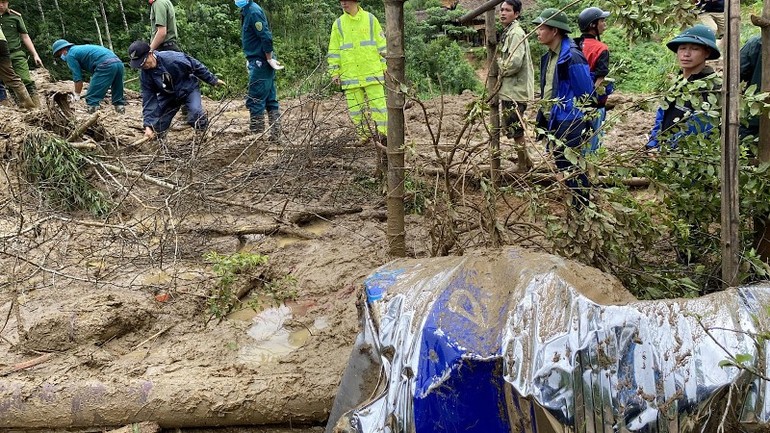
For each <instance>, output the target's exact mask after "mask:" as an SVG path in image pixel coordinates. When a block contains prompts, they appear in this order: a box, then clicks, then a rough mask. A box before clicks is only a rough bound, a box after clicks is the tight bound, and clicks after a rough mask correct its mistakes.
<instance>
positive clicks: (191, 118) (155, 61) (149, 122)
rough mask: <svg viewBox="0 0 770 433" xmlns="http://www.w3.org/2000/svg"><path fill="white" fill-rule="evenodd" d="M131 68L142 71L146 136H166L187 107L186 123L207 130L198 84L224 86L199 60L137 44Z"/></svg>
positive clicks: (133, 47)
mask: <svg viewBox="0 0 770 433" xmlns="http://www.w3.org/2000/svg"><path fill="white" fill-rule="evenodd" d="M128 55H129V58H130V59H131V62H130V66H131V67H132V68H134V69H141V71H140V73H139V82H140V84H141V90H142V119H143V126H144V135H145V137H148V138H155V137H156V136H160V137H162V136H164V135H165V133H166V132H167V131H168V129H169V127H170V126H171V121H172V120H173V119H174V116H175V115H176V113H177V111H179V108H180V107H181V106H182V105H185V106H186V107H187V111H188V112H187V123H188V124H189V125H190V126H192V127H193V128H195V129H196V130H198V131H205V130H206V128H207V127H208V117H207V116H206V113H205V111H203V105H202V103H201V91H200V85H199V83H198V80H200V81H203V82H206V83H209V84H210V85H212V86H224V85H225V82H224V81H222V80H220V79H218V78H217V77H216V76H214V74H212V73H211V71H209V70H208V68H206V66H204V65H203V63H201V62H199V61H198V60H196V59H194V58H192V57H190V56H188V55H187V54H185V53H180V52H176V51H152V50H151V49H150V44H148V43H147V42H145V41H134V42H133V43H131V46H129V47H128Z"/></svg>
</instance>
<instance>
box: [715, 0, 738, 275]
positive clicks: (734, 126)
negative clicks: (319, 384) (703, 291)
mask: <svg viewBox="0 0 770 433" xmlns="http://www.w3.org/2000/svg"><path fill="white" fill-rule="evenodd" d="M725 3H726V5H727V9H726V10H725V14H726V17H727V35H726V36H725V39H726V43H725V53H724V54H725V55H724V62H725V63H724V65H725V72H724V77H725V80H724V82H725V83H724V85H723V86H722V101H723V104H724V106H723V107H722V123H723V124H724V125H726V126H725V128H724V130H723V131H722V170H721V173H720V174H721V176H722V284H723V287H725V288H726V287H735V286H737V284H738V258H739V254H740V244H739V243H738V239H739V237H738V236H739V233H738V227H739V224H738V222H739V213H738V153H739V150H738V126H739V118H738V114H739V106H738V98H740V93H739V92H740V90H739V89H740V88H739V86H738V82H739V80H740V58H739V50H740V24H741V5H740V0H728V1H727V2H725Z"/></svg>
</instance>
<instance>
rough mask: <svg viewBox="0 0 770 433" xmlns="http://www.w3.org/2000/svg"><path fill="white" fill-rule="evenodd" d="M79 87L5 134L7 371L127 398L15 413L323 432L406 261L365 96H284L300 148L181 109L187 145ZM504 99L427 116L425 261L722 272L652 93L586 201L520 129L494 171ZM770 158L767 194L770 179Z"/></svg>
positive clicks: (617, 119)
mask: <svg viewBox="0 0 770 433" xmlns="http://www.w3.org/2000/svg"><path fill="white" fill-rule="evenodd" d="M61 86H67V84H66V83H62V84H61ZM59 90H60V89H58V88H56V87H55V86H51V85H49V90H48V98H47V102H48V103H47V106H46V107H45V108H44V109H42V110H39V111H34V112H30V113H14V112H8V121H7V122H6V123H5V124H4V125H3V127H2V131H0V132H1V133H2V134H5V135H6V136H8V138H9V139H8V140H6V141H5V147H4V148H3V149H2V154H3V161H4V164H3V171H2V176H1V177H0V194H1V195H0V200H2V202H3V204H4V206H3V208H2V209H3V210H2V214H1V216H0V237H2V241H3V242H2V249H1V250H0V264H1V265H2V266H3V268H4V269H6V273H5V275H6V278H5V280H3V281H2V282H0V287H2V291H1V292H0V293H1V295H2V298H1V300H0V316H1V317H3V318H4V321H3V325H2V326H1V327H0V329H2V331H0V337H2V339H0V350H2V351H3V352H6V353H7V356H5V357H3V358H2V359H3V360H2V361H0V372H2V374H3V376H6V377H8V378H9V380H13V381H16V382H14V383H15V384H17V385H14V386H17V387H18V388H17V389H19V390H24V391H25V392H27V393H28V394H29V395H37V394H36V393H38V392H42V391H41V390H40V388H39V387H40V386H46V385H40V384H47V383H49V382H50V383H53V384H58V385H57V386H59V388H55V389H57V393H58V394H56V395H57V396H58V398H60V399H61V401H71V402H72V401H76V400H78V399H81V400H82V398H84V397H83V395H86V394H87V395H91V394H88V393H91V392H92V391H89V390H91V388H90V386H91V385H88V384H90V383H92V382H93V381H96V382H98V383H99V384H100V385H99V386H101V387H102V388H103V389H104V392H105V393H107V394H110V395H112V399H111V400H110V399H107V400H104V401H103V403H99V404H95V405H92V406H89V405H82V406H78V407H81V408H82V412H81V413H77V414H74V415H73V414H70V413H69V410H70V408H71V407H72V406H71V405H70V406H67V413H68V414H67V415H66V416H65V415H62V418H61V419H63V420H66V421H61V422H60V424H58V425H56V426H53V425H51V421H50V420H51V419H56V418H55V417H54V416H52V415H51V414H52V413H53V414H55V413H56V412H55V411H54V412H52V410H54V409H52V408H51V407H50V406H46V405H45V400H40V401H38V400H35V399H32V400H30V402H28V403H27V405H26V406H19V407H18V408H16V411H15V412H6V413H5V415H6V416H4V417H0V419H3V420H4V421H3V422H5V423H6V424H0V426H16V425H19V424H18V423H22V424H24V425H27V426H30V427H40V428H45V427H48V428H53V427H61V428H63V427H76V426H81V427H82V426H94V425H118V424H121V423H126V422H129V421H131V420H145V419H149V420H155V421H157V422H160V423H161V425H163V426H188V427H189V426H203V425H209V424H211V423H213V421H210V420H211V419H216V420H217V423H219V424H220V425H225V424H265V423H283V424H285V423H287V422H294V423H310V424H318V423H322V422H323V421H324V420H325V417H326V415H327V411H328V409H329V407H330V405H331V400H332V398H333V395H334V391H335V389H336V388H335V387H336V384H337V382H338V380H339V377H340V374H341V372H342V369H343V368H344V365H345V359H346V358H347V349H348V347H349V345H350V343H351V342H352V339H353V337H354V335H355V332H356V330H357V323H356V312H355V299H356V293H357V287H358V284H359V283H360V281H361V279H362V278H363V277H364V276H365V275H366V274H367V273H368V272H370V271H371V269H373V268H374V267H376V266H378V265H380V264H382V263H384V262H385V261H387V259H388V257H387V255H386V251H387V248H386V244H385V243H386V237H385V224H384V222H383V221H384V219H385V217H386V213H385V208H384V206H385V201H384V195H383V188H384V182H383V181H382V179H380V178H378V177H377V176H376V175H375V174H376V171H377V167H376V161H377V156H376V155H377V151H376V149H375V148H374V146H371V145H370V144H362V143H360V142H359V141H358V139H357V138H356V137H355V135H354V131H353V128H352V125H351V124H350V122H349V119H348V118H347V113H346V108H345V102H344V100H343V99H342V98H340V97H333V98H321V97H316V96H314V95H308V96H305V97H303V98H300V99H295V100H290V101H283V105H282V109H283V119H282V120H283V125H284V133H285V136H284V139H283V141H282V142H281V143H274V142H268V141H267V140H266V138H265V137H261V136H254V135H250V134H248V132H247V131H248V125H247V119H248V113H247V112H246V110H245V109H244V108H243V106H242V105H243V104H242V102H241V101H240V100H235V101H234V100H229V99H228V100H222V101H210V100H207V101H206V102H205V106H206V108H207V110H208V112H209V114H210V117H211V127H210V129H209V131H208V132H207V133H206V134H195V133H194V132H193V131H192V130H191V129H189V128H188V127H187V126H186V125H184V124H183V123H182V121H181V120H179V118H177V122H176V123H175V125H174V127H173V128H172V130H171V132H170V133H169V135H168V138H167V139H166V140H165V141H152V142H146V141H143V140H142V139H141V138H142V130H141V127H140V126H141V125H140V121H139V118H140V107H139V104H138V98H137V95H136V94H133V93H131V92H129V94H128V97H129V102H130V104H129V107H128V111H127V114H125V115H119V114H115V113H113V112H112V111H111V110H109V109H108V108H103V109H102V110H101V111H100V112H99V113H98V114H97V115H95V116H88V115H86V114H85V112H84V108H83V107H82V106H74V107H73V106H71V105H70V103H69V102H68V101H67V99H66V97H63V96H61V95H63V94H64V93H63V92H60V91H59ZM483 100H484V98H482V97H476V96H474V95H472V94H470V93H467V92H466V93H465V94H463V95H460V96H456V97H449V96H447V97H443V98H437V99H435V100H430V101H417V100H414V101H412V102H413V103H412V104H410V105H409V107H408V108H406V109H405V117H406V124H407V130H406V140H405V142H406V146H405V150H406V152H407V174H406V182H405V187H406V190H407V191H406V192H407V194H406V205H407V209H409V211H410V212H411V214H410V215H409V216H408V217H407V223H406V231H407V242H408V244H407V246H408V254H409V255H412V256H417V257H425V256H431V255H447V254H462V253H463V252H464V251H467V250H471V249H476V248H482V247H495V246H500V245H505V244H517V245H522V246H526V247H529V248H533V249H536V250H540V251H547V252H556V253H560V254H561V255H564V256H567V257H575V258H578V259H580V260H581V261H583V262H584V263H587V264H591V265H594V266H597V267H599V268H601V269H603V270H606V271H612V272H613V273H614V274H615V275H617V276H619V277H620V278H621V279H622V280H623V281H624V282H626V283H627V284H628V283H630V284H629V287H631V288H632V289H633V290H635V292H636V294H637V295H638V296H642V297H652V296H661V295H669V296H673V295H682V294H685V295H692V294H695V293H697V292H698V291H699V290H701V289H702V287H704V286H703V285H701V284H700V283H701V282H702V281H713V280H715V278H714V269H713V263H714V259H715V257H716V256H715V252H714V251H713V250H711V249H709V248H708V247H707V246H706V245H709V246H711V245H713V238H714V236H715V235H716V234H717V233H718V227H715V226H714V224H712V223H705V224H703V225H698V226H696V225H694V224H691V223H690V222H688V221H690V220H688V219H682V215H688V218H693V221H697V220H699V219H700V218H704V217H708V218H713V208H712V207H710V206H700V207H696V208H693V209H690V211H691V213H690V214H675V213H673V212H672V209H675V208H676V206H681V204H683V203H687V201H686V200H682V201H681V202H675V201H671V200H669V201H666V200H667V199H664V198H662V197H664V196H663V193H664V192H666V193H669V192H670V190H671V188H668V189H666V188H664V187H665V186H666V185H669V186H670V185H679V186H681V185H688V183H687V182H692V178H690V177H684V178H682V177H679V178H675V176H676V175H677V173H678V172H677V170H675V169H676V168H678V167H681V161H678V160H677V159H676V158H677V154H675V153H671V154H668V153H666V152H663V153H661V154H659V155H657V156H656V158H650V156H649V155H647V154H645V153H644V152H642V149H643V145H644V134H645V133H646V132H647V131H649V127H650V125H651V124H652V117H651V116H652V115H651V114H650V113H649V112H648V111H645V109H647V108H649V106H648V105H646V104H647V100H646V99H644V98H625V99H624V98H619V97H617V96H616V97H615V108H614V110H612V111H611V114H610V116H609V121H608V123H607V126H606V130H607V131H606V135H605V138H604V143H605V148H604V150H603V151H602V152H601V153H600V154H599V155H598V156H597V157H589V158H587V159H584V158H581V157H579V156H577V155H573V157H574V158H576V159H575V160H576V162H578V163H579V164H581V165H582V166H583V167H585V168H586V170H588V172H589V173H590V174H591V178H592V180H593V184H594V188H593V190H592V192H591V194H592V205H591V206H590V207H589V208H588V209H587V210H586V211H584V212H576V211H575V210H574V209H572V208H571V206H570V203H571V192H570V191H569V189H567V188H566V187H565V186H564V182H563V179H560V178H559V177H558V176H557V175H556V173H555V170H554V169H553V167H552V166H551V164H550V163H549V159H548V155H546V154H544V152H543V149H541V145H540V143H534V142H532V141H530V143H529V144H530V145H531V146H530V152H529V153H530V157H531V158H532V160H533V161H534V163H535V164H534V166H533V167H532V168H531V169H529V170H528V171H523V172H522V171H519V170H517V169H516V167H517V161H516V158H517V153H516V151H515V150H514V149H513V147H512V145H511V143H510V142H508V141H506V140H503V144H502V146H501V164H502V165H501V172H500V173H499V182H498V183H495V182H492V180H491V176H490V158H489V154H490V152H489V142H490V139H489V128H488V126H487V115H488V106H486V105H485V104H484V103H483ZM618 125H622V127H618ZM80 127H82V128H80ZM533 132H534V131H530V133H531V135H534V133H533ZM695 144H696V145H697V144H698V143H695ZM697 149H700V148H699V147H697V146H695V147H693V149H692V150H687V149H684V150H683V151H682V152H680V153H679V154H684V155H686V157H687V160H688V161H691V164H692V165H691V166H690V167H692V168H693V169H692V170H691V172H692V173H698V175H699V176H700V175H702V176H705V177H708V176H709V175H710V174H709V173H710V172H711V171H713V167H714V164H715V162H714V161H715V158H716V161H718V152H717V153H714V151H713V149H711V150H709V149H710V148H708V147H706V148H705V150H703V149H701V150H699V151H698V152H700V153H697V154H696V153H695V152H696V150H697ZM704 162H708V163H704ZM648 163H652V165H650V166H646V165H645V164H648ZM643 166H644V167H647V169H649V170H648V171H645V169H644V167H643ZM709 167H711V168H709ZM751 170H754V172H752V171H751ZM751 170H749V169H747V171H746V172H745V173H744V175H745V176H746V179H747V182H749V181H753V182H754V184H753V185H752V188H754V189H755V190H756V191H757V194H756V196H755V197H754V198H752V199H751V200H756V201H757V202H759V201H761V197H762V196H761V194H760V193H759V191H766V190H767V189H766V188H764V183H762V182H763V181H762V180H761V179H762V178H761V177H759V178H757V177H753V176H754V175H753V174H752V173H759V174H761V169H757V168H755V169H751ZM653 172H657V173H659V174H660V175H659V176H658V177H657V178H656V179H652V180H653V187H652V188H648V187H646V186H644V187H641V188H640V187H639V185H647V184H648V182H649V181H650V177H649V174H650V173H653ZM680 174H681V173H680ZM712 175H713V173H712ZM661 176H662V177H661ZM712 177H713V176H712ZM757 182H759V183H757ZM704 185H705V188H706V189H702V192H705V193H708V191H709V188H713V185H711V184H704ZM674 192H676V191H674ZM685 193H690V194H692V191H689V190H687V188H684V187H681V188H680V192H679V193H678V194H679V195H673V196H671V197H682V194H685ZM699 197H702V196H699ZM697 200H701V198H698V199H697ZM677 203H680V204H679V205H677ZM759 210H760V211H761V210H762V209H759ZM674 217H676V218H674ZM712 220H713V219H712ZM712 220H708V219H704V221H712ZM717 221H718V220H717ZM671 227H678V228H680V229H681V232H676V231H672V230H671ZM682 234H684V235H687V236H684V235H682ZM689 240H697V242H699V243H687V242H688V241H689ZM706 241H708V242H706ZM682 242H684V243H682ZM688 251H697V252H699V253H700V255H699V257H690V256H688V255H687V254H688V253H687V252H688ZM682 252H684V253H685V254H683V255H682V254H680V253H682ZM750 258H751V256H750ZM706 259H708V261H707V260H706ZM672 263H674V265H672ZM752 263H754V262H752ZM756 269H759V270H761V269H763V268H762V267H761V265H760V264H759V263H756ZM688 270H689V271H691V270H696V271H698V272H699V273H697V274H696V275H701V276H703V277H702V280H697V279H693V278H692V277H690V275H691V274H687V273H683V272H686V271H688ZM748 270H750V269H748V268H747V271H748ZM677 272H678V273H677ZM687 278H690V279H689V280H686V279H687ZM634 284H635V286H634ZM711 284H712V285H713V283H711ZM275 306H278V308H272V307H275ZM252 308H254V309H256V310H262V309H266V310H265V311H263V312H261V313H259V315H257V318H259V319H260V320H261V322H260V323H261V324H262V325H266V324H267V325H270V326H273V328H270V329H271V330H272V331H271V332H272V333H271V332H267V333H265V332H263V331H264V330H260V329H254V328H253V326H254V325H253V319H254V316H255V315H256V314H257V313H256V312H255V311H253V309H252ZM212 319H213V320H212ZM244 319H245V320H244ZM282 330H287V331H286V334H282V332H283V331H282ZM277 336H282V337H280V338H284V337H285V338H286V339H287V340H286V341H289V342H293V343H286V344H283V343H281V344H280V345H278V343H276V342H275V341H276V340H275V339H276V338H278V337H277ZM282 341H283V340H282ZM273 345H276V346H273ZM264 346H267V347H272V348H273V349H271V350H273V352H271V351H270V350H267V351H265V349H264ZM41 357H42V358H41ZM30 358H33V359H37V360H38V365H37V366H36V367H35V369H34V370H27V368H28V367H26V365H28V364H23V361H25V360H28V359H30ZM22 371H23V372H24V374H23V375H22V374H20V372H22ZM62 372H66V373H67V374H66V375H65V376H66V378H64V379H56V378H59V377H64V376H61V375H62V374H64V373H62ZM195 377H200V378H211V377H215V378H218V379H217V380H214V381H213V382H211V381H209V382H207V381H206V379H202V380H201V381H198V380H195V379H191V378H195ZM57 380H58V381H57ZM62 384H65V385H66V386H62ZM148 387H149V388H148ZM102 388H100V389H102ZM150 388H151V389H152V390H153V391H152V392H150V391H149V389H150ZM6 389H14V388H13V387H11V388H6ZM142 390H144V391H142ZM178 390H182V391H184V392H183V393H182V392H181V391H178ZM9 392H11V394H12V393H13V391H9ZM182 394H184V395H182ZM196 395H197V396H198V397H195V399H192V400H191V398H192V397H190V396H196ZM4 397H5V396H0V398H4ZM89 398H90V397H89ZM68 399H69V400H68ZM196 399H197V400H196ZM78 401H79V400H78ZM116 401H119V402H121V404H117V403H114V402H116ZM223 401H226V402H231V403H223ZM244 401H246V402H251V403H248V404H244V403H243V402H244ZM111 402H113V403H114V406H111V405H112V404H113V403H111ZM126 402H128V403H126ZM148 402H149V403H148ZM156 407H186V408H189V410H187V411H185V412H184V416H181V415H180V414H179V413H178V412H177V413H173V412H166V411H163V410H161V409H156ZM192 408H196V409H192ZM204 408H206V409H205V410H204ZM126 411H129V412H130V413H131V416H128V415H126V413H127V412H126ZM9 414H10V415H9ZM287 420H291V421H287ZM14 423H16V424H14Z"/></svg>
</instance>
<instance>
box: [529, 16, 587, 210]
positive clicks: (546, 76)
mask: <svg viewBox="0 0 770 433" xmlns="http://www.w3.org/2000/svg"><path fill="white" fill-rule="evenodd" d="M532 23H533V24H537V25H538V26H537V29H535V30H536V32H537V40H538V42H540V43H541V44H543V45H545V47H546V48H547V51H546V53H545V54H543V57H542V58H541V59H540V94H541V95H542V96H541V97H542V99H543V100H549V101H552V102H553V103H552V104H550V108H546V107H543V108H541V109H540V110H539V111H538V113H537V124H538V126H539V127H540V128H542V129H544V130H545V131H547V132H548V133H549V136H550V137H553V139H549V141H548V144H547V147H548V149H550V150H552V151H553V155H554V158H555V160H556V167H557V168H558V169H559V171H560V172H562V173H563V174H565V175H566V176H567V180H566V185H567V186H568V187H569V188H571V189H572V191H573V192H574V193H575V196H574V197H573V200H572V204H573V206H575V208H576V209H582V208H583V206H585V205H586V204H587V203H588V190H587V188H588V177H587V176H586V174H585V172H584V171H583V170H580V168H579V167H577V166H575V165H573V164H572V163H571V162H569V160H568V159H567V157H566V156H565V155H564V150H565V148H566V147H570V148H573V149H576V148H577V147H579V146H580V144H581V142H582V137H583V134H584V133H585V121H584V119H583V117H584V114H583V111H584V109H585V108H584V107H585V106H586V105H588V103H589V102H590V97H591V94H593V91H594V85H593V81H592V80H591V72H590V71H589V70H588V61H587V60H586V58H585V56H584V55H583V52H582V51H580V48H578V47H577V45H575V42H574V41H573V40H572V39H571V38H569V37H568V33H569V32H570V26H569V19H568V18H567V15H565V14H564V12H561V11H559V10H558V9H555V8H547V9H545V10H543V12H541V13H540V16H538V17H537V18H535V19H534V20H533V21H532Z"/></svg>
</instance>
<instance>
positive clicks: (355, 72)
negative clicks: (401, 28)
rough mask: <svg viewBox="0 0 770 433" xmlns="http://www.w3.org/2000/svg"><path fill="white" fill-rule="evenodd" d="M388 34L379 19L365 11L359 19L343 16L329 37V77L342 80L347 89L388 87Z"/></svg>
mask: <svg viewBox="0 0 770 433" xmlns="http://www.w3.org/2000/svg"><path fill="white" fill-rule="evenodd" d="M385 49H386V41H385V34H384V33H383V31H382V27H381V26H380V22H379V21H378V20H377V18H376V17H375V16H374V15H372V14H370V13H369V12H366V11H365V10H363V9H361V7H360V6H359V8H358V13H357V14H356V16H351V15H350V14H347V13H345V14H342V16H341V17H339V18H337V20H336V21H334V24H332V31H331V36H330V37H329V52H328V54H327V56H326V57H327V61H328V63H329V74H331V76H332V77H339V78H340V81H341V82H342V88H343V89H349V88H354V87H365V86H367V85H370V84H373V83H381V84H384V83H385V57H384V55H385Z"/></svg>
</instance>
